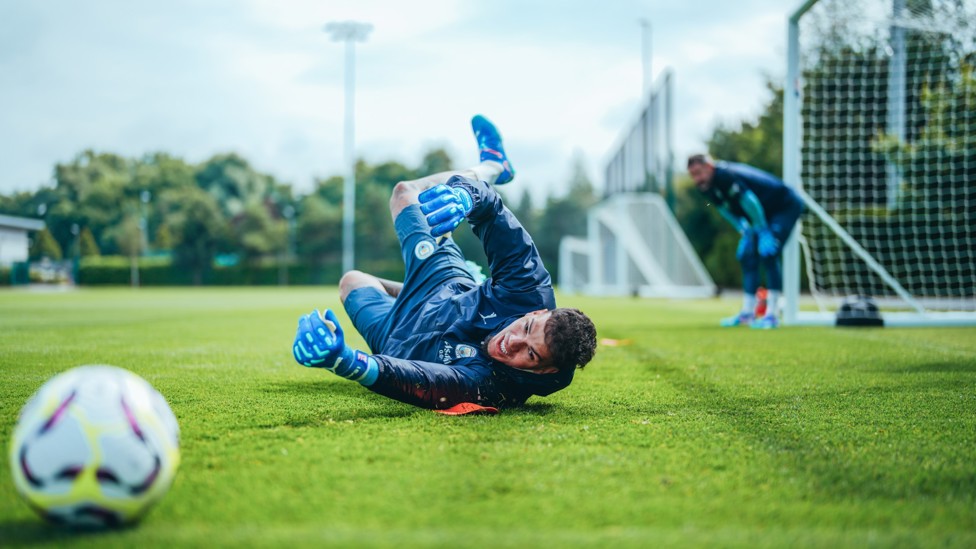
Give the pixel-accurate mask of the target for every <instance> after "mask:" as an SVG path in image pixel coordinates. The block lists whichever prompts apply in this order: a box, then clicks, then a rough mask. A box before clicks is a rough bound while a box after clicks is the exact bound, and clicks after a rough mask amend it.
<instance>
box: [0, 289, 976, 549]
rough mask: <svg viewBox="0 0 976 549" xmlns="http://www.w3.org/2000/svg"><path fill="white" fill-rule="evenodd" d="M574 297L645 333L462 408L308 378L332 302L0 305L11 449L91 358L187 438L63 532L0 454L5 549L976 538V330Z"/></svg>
mask: <svg viewBox="0 0 976 549" xmlns="http://www.w3.org/2000/svg"><path fill="white" fill-rule="evenodd" d="M560 305H564V306H566V305H569V306H578V307H580V308H582V309H584V310H585V311H586V312H588V313H589V314H590V315H591V316H592V317H593V318H594V320H595V321H596V323H597V327H598V330H599V336H600V337H601V338H612V339H616V340H630V342H631V343H630V344H629V345H621V346H615V347H614V346H607V345H603V346H601V348H600V349H599V351H598V353H597V356H596V358H595V359H594V361H593V362H592V363H591V364H590V366H588V367H587V368H586V369H585V370H583V371H581V372H579V373H578V375H577V377H576V381H575V382H574V383H573V385H572V386H571V387H570V388H569V389H567V390H565V391H562V392H561V393H557V394H555V395H553V396H551V397H549V398H545V399H540V398H533V399H530V401H529V404H528V405H527V406H526V407H524V408H522V409H518V410H506V411H503V412H502V414H500V415H498V416H495V417H446V416H441V415H439V414H434V413H432V412H429V411H426V410H421V409H418V408H413V407H410V406H407V405H404V404H400V403H398V402H395V401H392V400H388V399H386V398H383V397H380V396H377V395H374V394H373V393H370V392H369V391H367V390H365V389H363V388H361V387H359V386H358V385H357V384H355V383H352V382H348V381H345V380H341V379H338V378H336V377H335V376H333V375H332V374H330V373H328V372H324V371H321V370H312V369H306V368H303V367H301V366H299V365H297V364H295V363H294V361H293V359H292V358H291V351H290V347H291V341H292V338H293V336H294V329H295V326H296V321H297V319H298V316H299V315H300V314H303V313H305V312H308V311H309V310H311V309H312V308H313V307H320V308H324V307H327V306H330V307H338V308H339V309H341V307H339V304H338V297H337V292H336V289H335V288H290V289H142V290H130V289H113V290H81V291H77V292H66V293H31V292H23V291H9V290H8V291H3V292H0V422H2V424H0V442H2V444H3V447H4V455H6V447H7V445H8V444H9V440H10V436H11V431H12V429H13V426H14V423H15V421H16V415H17V413H18V411H19V410H20V407H21V406H22V405H23V404H24V402H25V401H26V400H27V398H28V397H29V396H30V395H31V394H32V393H33V392H34V391H35V390H36V389H37V388H38V387H39V386H40V385H41V384H42V383H43V382H44V381H45V380H47V379H48V378H49V377H50V376H52V375H54V374H56V373H58V372H60V371H62V370H66V369H68V368H70V367H73V366H77V365H81V364H93V363H107V364H113V365H116V366H121V367H124V368H128V369H130V370H132V371H134V372H135V373H137V374H139V375H141V376H143V377H144V378H146V379H147V380H148V381H149V382H150V383H152V384H153V385H154V386H155V387H156V388H157V389H158V390H159V391H160V392H162V393H163V395H165V397H166V398H167V400H168V401H169V403H170V405H171V407H172V408H173V411H174V412H175V413H176V416H177V417H178V419H179V421H180V426H181V430H182V444H181V451H182V465H181V468H180V471H179V473H178V474H177V477H176V482H175V483H174V485H173V487H172V489H171V490H170V492H169V494H168V495H167V496H166V497H165V498H164V499H163V500H162V501H161V503H160V504H158V505H157V506H156V507H155V508H154V509H152V510H151V511H150V513H149V514H148V516H147V517H146V519H145V520H144V521H143V522H142V524H140V525H138V526H137V527H135V528H130V529H125V530H122V531H114V532H80V533H76V532H71V531H67V530H64V529H61V528H57V527H52V526H49V525H46V524H44V523H43V522H41V521H40V519H38V518H37V517H36V516H35V515H34V513H33V512H32V511H31V510H30V509H29V508H28V507H27V506H26V505H25V504H24V503H23V502H22V501H20V499H19V498H18V497H17V495H16V493H15V491H14V488H13V484H12V480H11V477H10V472H9V468H8V466H7V464H6V463H5V464H4V466H3V473H2V474H0V546H2V547H12V546H19V545H32V546H36V545H49V546H59V547H63V546H71V545H76V544H77V545H88V546H99V547H106V546H125V547H148V546H174V545H177V546H187V545H190V546H200V547H211V546H240V545H280V546H351V547H364V546H367V547H369V546H387V547H412V546H433V547H490V548H496V547H532V546H536V547H592V546H600V547H651V546H663V545H668V546H673V545H682V546H684V545H691V546H708V547H711V546H744V547H756V546H780V547H785V546H790V547H794V546H819V547H838V546H847V547H863V546H939V547H941V546H958V547H973V546H976V328H955V329H890V328H889V329H877V330H873V329H861V330H858V329H835V328H784V329H780V330H777V331H770V332H758V331H750V330H748V329H720V328H718V327H717V321H718V318H719V317H720V316H723V315H726V314H730V313H731V312H734V311H735V309H736V307H737V305H738V303H737V301H733V300H711V301H697V302H677V301H674V302H671V301H649V300H636V299H607V300H596V299H587V298H579V297H573V296H563V297H561V298H560ZM339 316H340V318H342V319H345V316H344V314H343V313H341V312H340V313H339ZM345 326H346V328H347V334H349V339H350V340H351V342H352V344H353V345H356V346H362V340H361V339H360V338H359V337H358V335H356V334H355V332H354V330H352V328H351V325H350V324H349V323H348V322H346V323H345ZM623 343H626V342H623ZM5 461H6V460H5Z"/></svg>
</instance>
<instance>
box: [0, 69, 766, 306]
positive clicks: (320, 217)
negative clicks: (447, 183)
mask: <svg viewBox="0 0 976 549" xmlns="http://www.w3.org/2000/svg"><path fill="white" fill-rule="evenodd" d="M769 91H770V98H769V100H768V102H767V103H766V105H765V106H764V108H763V112H762V114H761V115H760V116H759V117H758V119H756V120H753V121H743V122H741V123H738V124H733V125H720V126H718V127H717V128H716V129H715V130H714V131H713V134H712V136H711V137H710V138H709V140H708V142H707V149H708V150H709V151H710V152H711V153H712V154H713V155H715V156H716V157H717V158H721V159H724V160H734V161H741V162H747V163H751V164H753V165H755V166H757V167H759V168H762V169H765V170H767V171H770V172H772V173H774V174H777V175H779V174H781V172H782V109H783V94H782V89H781V88H780V87H778V86H776V85H774V84H772V83H770V84H769ZM453 167H454V165H453V162H452V159H451V158H450V156H449V155H448V153H447V152H446V151H444V150H443V149H434V150H431V151H429V152H428V153H427V154H425V155H424V156H423V158H422V159H421V161H420V163H419V165H417V166H414V167H408V166H406V165H404V164H402V163H399V162H394V161H388V162H382V163H378V164H371V163H368V162H366V161H364V160H360V161H359V162H357V164H356V184H357V193H356V212H355V219H356V223H355V231H356V234H355V243H356V249H355V257H356V267H357V268H359V269H362V270H366V271H369V272H373V273H376V274H378V275H380V276H385V277H390V278H397V277H402V274H403V265H402V260H401V259H400V252H399V244H398V242H397V240H396V235H395V233H394V230H393V223H392V220H391V219H390V215H389V207H388V204H389V197H390V193H391V191H392V189H393V187H394V185H396V183H398V182H399V181H404V180H410V179H416V178H418V177H422V176H425V175H428V174H431V173H436V172H441V171H446V170H451V169H453ZM342 189H343V180H342V177H341V176H339V175H336V176H332V177H328V178H325V179H317V180H316V181H315V182H314V185H313V189H312V190H311V192H309V193H308V194H305V195H299V194H298V193H296V192H295V191H294V189H293V187H292V186H291V185H290V184H289V183H284V182H281V181H279V180H277V179H276V178H275V177H274V176H273V175H270V174H266V173H261V172H260V171H258V170H256V169H255V168H254V167H253V166H252V165H251V164H250V163H249V162H248V161H247V160H246V159H245V158H243V157H241V156H240V155H237V154H219V155H216V156H213V157H212V158H209V159H207V160H205V161H203V162H201V163H199V164H194V163H189V162H186V161H185V160H183V159H181V158H177V157H174V156H172V155H169V154H166V153H162V152H158V153H152V154H147V155H144V156H142V157H139V158H128V157H123V156H120V155H117V154H113V153H105V152H101V153H100V152H95V151H91V150H86V151H83V152H81V153H80V154H78V155H77V156H76V157H75V158H73V159H72V160H71V161H69V162H66V163H59V164H57V165H56V166H55V167H54V172H53V180H52V184H51V185H49V186H45V187H42V188H40V189H38V190H36V191H32V192H19V193H14V194H12V195H9V196H4V195H0V213H5V214H8V215H17V216H24V217H33V218H38V217H39V218H42V219H43V220H44V221H45V223H46V226H47V228H46V229H45V230H44V231H42V232H40V233H38V234H36V235H34V236H33V238H32V244H31V258H32V259H33V260H37V259H40V258H41V257H48V258H50V259H54V260H58V259H69V258H81V259H85V258H94V257H98V256H123V257H128V258H130V259H131V260H132V261H133V265H134V262H135V261H136V259H137V258H139V257H141V256H145V255H147V254H148V255H150V256H159V257H164V258H170V261H171V262H172V265H173V267H174V268H175V269H178V270H180V271H182V272H185V273H190V276H191V280H192V282H193V283H195V284H200V283H202V282H203V281H205V280H206V276H207V274H208V272H209V271H211V270H212V269H213V268H214V267H215V265H221V264H227V263H228V262H230V263H237V264H239V266H240V267H241V268H243V269H244V270H247V269H258V268H262V267H265V268H266V267H268V266H269V265H278V264H282V263H288V264H291V265H300V266H302V267H303V268H304V269H305V272H308V273H310V274H309V278H308V280H304V282H311V283H322V284H327V283H333V284H334V283H335V282H337V279H336V278H335V277H336V276H337V273H338V270H339V265H340V264H341V259H342V238H341V236H342ZM676 189H677V193H676V200H675V214H676V216H677V218H678V221H679V223H680V224H681V225H682V227H683V228H684V230H685V232H686V234H687V235H688V237H689V239H690V241H691V243H692V245H693V246H694V248H695V250H696V251H697V252H698V253H699V255H700V257H701V258H702V259H703V262H704V263H705V266H706V268H707V269H708V270H709V272H710V273H711V275H712V277H713V279H714V280H715V281H716V283H717V284H718V285H719V286H723V287H738V286H739V284H740V282H741V280H740V277H741V274H740V269H739V268H738V265H737V264H736V263H735V254H734V250H735V245H736V242H737V235H736V234H735V232H734V230H732V229H731V227H729V226H728V224H727V223H725V222H724V221H723V220H722V219H721V217H720V216H718V215H717V214H716V213H715V212H714V208H708V207H707V206H706V205H705V202H704V200H703V199H702V197H701V196H699V193H698V192H697V191H696V190H695V189H694V186H693V185H692V184H691V181H690V179H689V178H688V177H687V176H686V175H685V174H684V173H683V172H682V173H681V175H679V176H678V178H677V184H676ZM499 191H500V192H501V193H502V195H503V198H504V200H505V203H506V204H507V205H508V207H509V208H510V209H511V210H512V211H513V213H515V215H516V216H517V217H518V219H519V220H520V221H521V222H522V224H523V225H524V226H525V227H526V229H528V231H529V232H530V234H532V236H533V239H534V240H535V242H536V245H537V247H538V248H539V252H540V254H541V255H542V258H543V261H544V262H545V265H546V266H547V268H548V269H549V271H550V273H551V274H552V276H553V279H554V280H556V281H558V279H559V261H558V257H559V242H560V240H561V239H562V238H563V237H564V236H580V237H582V236H585V233H586V225H587V224H586V213H587V211H588V210H589V209H590V208H591V207H592V206H593V205H595V204H596V203H597V202H599V200H600V199H601V197H600V196H599V194H598V193H597V191H596V190H595V189H594V186H593V184H592V182H591V180H590V179H589V177H588V175H587V172H586V169H585V166H584V163H583V161H582V159H580V158H577V159H574V160H573V161H572V169H571V170H570V178H569V180H568V181H566V182H565V183H564V185H563V186H562V190H561V192H560V194H559V195H551V196H548V197H547V198H546V199H545V200H544V203H542V204H536V203H534V202H533V198H532V196H531V195H530V194H529V192H528V191H524V192H523V193H522V194H521V196H517V197H515V196H507V195H506V191H507V189H506V188H504V187H502V188H500V189H499ZM454 237H455V240H456V241H457V243H458V245H459V246H460V248H461V249H462V251H463V252H464V253H465V255H466V256H467V257H468V258H469V259H471V260H472V261H474V262H476V263H478V264H480V265H487V261H486V259H485V257H484V253H483V252H482V250H481V244H480V242H479V241H478V240H477V239H476V238H475V237H474V235H473V234H472V233H471V231H470V229H469V228H468V227H467V225H466V224H463V225H462V226H461V227H459V228H458V230H457V231H455V235H454Z"/></svg>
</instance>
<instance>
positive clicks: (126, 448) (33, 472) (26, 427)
mask: <svg viewBox="0 0 976 549" xmlns="http://www.w3.org/2000/svg"><path fill="white" fill-rule="evenodd" d="M179 430H180V429H179V425H177V423H176V416H174V415H173V412H172V410H170V408H169V405H167V404H166V400H165V399H164V398H163V396H162V395H160V394H159V393H158V392H157V391H156V390H155V389H153V387H152V386H151V385H150V384H149V383H148V382H147V381H146V380H144V379H142V378H141V377H139V376H137V375H136V374H133V373H132V372H130V371H128V370H123V369H121V368H116V367H114V366H79V367H77V368H73V369H71V370H68V371H66V372H63V373H61V374H59V375H57V376H55V377H53V378H51V379H50V380H48V381H47V383H45V384H44V385H42V386H41V388H40V389H38V391H37V393H35V394H34V396H33V397H31V399H30V400H29V401H27V404H25V405H24V408H23V409H22V410H21V412H20V418H19V419H18V421H17V427H16V428H15V429H14V435H13V438H12V439H11V443H10V467H11V470H12V472H13V478H14V484H15V485H16V487H17V491H18V492H19V493H20V495H21V496H23V498H24V499H25V500H27V503H28V505H30V506H31V507H32V508H33V509H34V510H36V511H37V512H38V513H40V514H41V516H43V517H45V518H47V519H49V520H51V521H54V522H58V523H64V524H69V525H72V526H118V525H121V524H126V523H131V522H134V521H136V520H138V519H139V518H140V517H142V515H143V514H144V513H145V512H146V511H147V510H148V509H149V508H150V507H151V506H152V505H153V504H154V503H156V502H157V501H158V500H159V499H160V498H161V497H162V496H163V495H164V494H165V493H166V491H167V490H168V489H169V486H170V484H171V483H172V482H173V477H174V476H175V475H176V469H177V467H178V466H179V461H180V450H179Z"/></svg>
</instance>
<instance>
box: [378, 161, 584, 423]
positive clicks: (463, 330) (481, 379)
mask: <svg viewBox="0 0 976 549" xmlns="http://www.w3.org/2000/svg"><path fill="white" fill-rule="evenodd" d="M451 184H452V185H455V186H462V187H464V188H465V189H466V190H467V191H468V192H469V193H470V194H471V196H472V198H473V200H474V207H473V209H472V211H471V213H470V214H469V215H468V217H467V219H468V222H469V224H470V225H471V229H472V231H473V232H474V234H475V235H476V236H477V237H478V238H479V239H480V240H481V242H482V245H483V247H484V251H485V255H486V256H487V258H488V261H489V268H490V272H491V277H490V278H488V279H487V280H486V281H485V282H483V283H482V284H477V283H475V282H474V280H473V279H472V278H471V277H470V276H469V275H466V274H465V275H461V274H460V272H459V273H458V276H448V277H447V278H446V280H440V279H438V280H437V281H436V282H432V283H430V284H429V287H424V285H425V284H427V281H426V280H423V279H422V278H423V277H424V276H426V275H425V274H424V273H423V272H422V271H419V270H418V269H422V268H423V267H416V266H415V265H427V264H429V263H420V262H417V259H416V258H414V257H411V256H410V254H412V253H415V254H417V256H418V257H420V256H421V255H424V254H430V255H428V257H427V258H424V259H426V260H428V261H429V260H430V259H434V258H433V257H431V255H432V254H434V253H435V252H431V251H429V250H431V249H435V250H437V251H438V252H441V251H443V252H444V253H447V254H449V256H450V257H448V258H447V259H446V262H447V263H449V264H451V265H458V264H460V265H463V257H461V255H460V250H458V249H457V247H456V245H454V244H453V242H451V241H448V242H449V246H448V247H447V248H445V249H443V250H441V249H440V248H439V247H440V246H443V245H444V244H443V243H438V242H437V240H436V239H434V238H433V237H431V236H430V229H429V227H428V226H427V224H426V221H425V220H424V218H423V216H422V214H420V213H419V208H416V207H411V208H408V209H406V210H404V211H403V212H401V213H400V215H399V216H398V217H397V220H396V225H397V233H398V235H399V236H400V237H401V246H402V247H403V248H404V250H405V252H404V256H405V259H406V260H407V276H406V279H405V280H404V290H405V291H406V290H408V289H410V290H411V292H410V294H409V295H404V294H403V293H401V295H400V296H399V297H398V298H397V301H398V303H397V305H396V306H395V307H394V310H393V311H392V312H391V318H390V326H389V329H388V331H387V333H388V335H387V337H386V339H385V341H383V342H382V343H380V344H378V345H379V348H373V349H372V350H373V352H374V353H376V354H374V355H373V357H374V358H375V359H376V361H377V362H378V364H379V369H380V373H379V378H378V379H377V381H376V383H374V384H373V385H372V386H370V387H369V389H370V390H372V391H374V392H377V393H379V394H382V395H384V396H388V397H390V398H394V399H396V400H400V401H402V402H406V403H409V404H414V405H417V406H421V407H424V408H435V409H437V408H448V407H451V406H454V405H456V404H458V403H461V402H474V403H477V404H481V405H483V406H511V405H518V404H521V403H523V402H525V400H526V399H527V398H528V397H529V396H531V395H548V394H550V393H552V392H554V391H558V390H559V389H562V388H564V387H566V386H568V385H569V384H570V382H571V381H572V379H573V370H572V369H567V370H566V371H562V372H556V373H552V374H537V373H533V372H528V371H524V370H519V369H517V368H512V367H510V366H507V365H505V364H502V363H500V362H497V361H495V360H493V359H492V358H491V357H490V356H489V355H488V352H487V351H486V350H485V348H484V346H483V343H484V342H485V341H486V340H487V339H488V338H490V337H491V336H492V335H494V334H495V333H497V332H499V331H500V330H502V329H503V328H504V327H506V326H507V325H509V324H511V323H512V322H514V321H515V320H517V319H519V318H521V317H522V316H524V315H525V314H527V313H529V312H532V311H537V310H540V309H547V310H552V309H555V307H556V299H555V295H554V294H553V289H552V280H551V278H550V276H549V272H548V271H546V269H545V267H544V266H543V264H542V260H541V258H540V256H539V252H538V250H537V249H536V246H535V244H534V243H533V242H532V238H531V237H530V236H529V234H528V233H527V232H526V231H525V229H524V228H523V227H522V225H521V224H520V223H519V222H518V220H517V219H516V218H515V216H514V215H512V213H511V212H510V211H509V210H508V209H507V208H506V207H505V206H504V205H503V204H502V200H501V197H499V195H498V194H497V193H496V192H495V190H494V189H492V188H491V187H490V186H489V185H488V184H486V183H484V182H478V181H473V180H468V179H463V178H460V177H459V176H455V178H454V179H452V180H451ZM411 261H413V262H415V265H412V264H411ZM449 268H454V267H449ZM439 272H443V271H439ZM441 276H443V275H441ZM418 287H419V288H421V289H420V290H419V291H418V290H417V288H418Z"/></svg>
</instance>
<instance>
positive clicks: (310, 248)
mask: <svg viewBox="0 0 976 549" xmlns="http://www.w3.org/2000/svg"><path fill="white" fill-rule="evenodd" d="M341 228H342V211H341V210H340V209H339V207H337V206H336V205H334V204H331V203H329V202H327V201H326V200H325V199H324V198H322V196H321V195H319V194H318V193H312V194H310V195H308V196H306V197H305V198H304V199H303V200H302V202H301V203H300V205H299V208H298V220H297V222H296V230H295V232H296V241H297V242H296V252H297V254H298V256H299V257H300V258H302V259H304V260H305V261H306V262H307V263H308V265H309V270H310V272H311V273H312V274H311V276H312V282H316V283H325V282H326V281H327V279H326V278H325V277H324V273H325V270H326V265H328V264H333V265H339V261H340V259H339V257H340V256H339V254H340V249H341V246H342V244H341ZM339 274H340V273H339V272H338V268H336V270H335V275H336V276H337V275H339ZM334 282H335V281H333V283H334Z"/></svg>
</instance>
